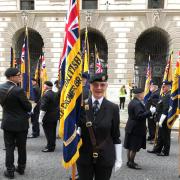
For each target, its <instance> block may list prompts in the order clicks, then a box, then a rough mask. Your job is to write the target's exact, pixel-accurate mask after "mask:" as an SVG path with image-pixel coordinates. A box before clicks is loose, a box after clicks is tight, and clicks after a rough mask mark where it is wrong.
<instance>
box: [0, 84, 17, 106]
mask: <svg viewBox="0 0 180 180" xmlns="http://www.w3.org/2000/svg"><path fill="white" fill-rule="evenodd" d="M14 87H15V85H13V86H11V87H10V88H9V89H8V91H7V93H6V95H5V98H4V102H3V103H2V104H1V106H2V107H4V105H5V103H6V100H7V97H8V96H9V94H10V92H11V91H12V90H13V88H14Z"/></svg>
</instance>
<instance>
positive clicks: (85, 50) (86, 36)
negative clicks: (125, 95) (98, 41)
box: [83, 27, 89, 73]
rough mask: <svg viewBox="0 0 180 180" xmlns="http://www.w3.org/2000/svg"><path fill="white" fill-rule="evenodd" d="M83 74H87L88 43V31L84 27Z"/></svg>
mask: <svg viewBox="0 0 180 180" xmlns="http://www.w3.org/2000/svg"><path fill="white" fill-rule="evenodd" d="M83 72H84V73H89V41H88V30H87V27H86V31H85V42H84V68H83Z"/></svg>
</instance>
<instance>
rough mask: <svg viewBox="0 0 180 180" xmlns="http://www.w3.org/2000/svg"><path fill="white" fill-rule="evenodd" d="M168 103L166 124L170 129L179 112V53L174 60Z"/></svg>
mask: <svg viewBox="0 0 180 180" xmlns="http://www.w3.org/2000/svg"><path fill="white" fill-rule="evenodd" d="M179 53H180V52H179ZM169 104H170V107H169V111H168V120H167V126H168V128H170V129H171V128H172V126H173V124H174V122H175V121H176V119H177V117H178V115H179V113H180V54H179V59H178V60H177V62H176V68H175V73H174V76H173V83H172V89H171V98H170V103H169Z"/></svg>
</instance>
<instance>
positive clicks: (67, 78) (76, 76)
mask: <svg viewBox="0 0 180 180" xmlns="http://www.w3.org/2000/svg"><path fill="white" fill-rule="evenodd" d="M59 70H60V80H61V81H60V84H61V97H60V126H59V135H60V137H61V138H62V139H63V166H64V167H65V168H68V167H71V166H72V165H73V164H74V163H75V162H76V160H77V159H78V157H79V148H80V146H81V144H82V140H81V138H80V136H79V135H78V134H77V133H76V132H77V122H78V119H79V115H80V106H81V95H82V59H81V53H80V34H79V7H78V0H69V9H68V13H67V19H66V27H65V39H64V48H63V52H62V56H61V59H60V62H59Z"/></svg>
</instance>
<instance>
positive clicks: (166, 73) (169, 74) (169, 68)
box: [160, 51, 173, 95]
mask: <svg viewBox="0 0 180 180" xmlns="http://www.w3.org/2000/svg"><path fill="white" fill-rule="evenodd" d="M172 61H173V51H171V53H170V56H169V59H168V61H167V64H166V67H165V71H164V77H163V81H168V82H172V79H173V78H172ZM160 94H161V95H162V87H161V92H160Z"/></svg>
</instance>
